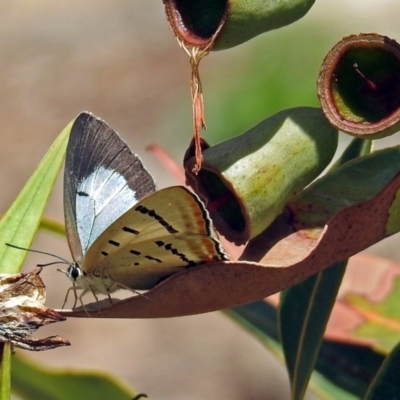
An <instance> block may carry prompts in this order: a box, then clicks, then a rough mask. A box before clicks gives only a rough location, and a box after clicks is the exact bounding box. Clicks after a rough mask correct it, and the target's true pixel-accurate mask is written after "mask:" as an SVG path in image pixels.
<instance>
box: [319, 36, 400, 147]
mask: <svg viewBox="0 0 400 400" xmlns="http://www.w3.org/2000/svg"><path fill="white" fill-rule="evenodd" d="M318 97H319V100H320V102H321V107H322V109H323V111H324V113H325V115H326V117H327V118H328V120H329V121H330V123H331V124H332V125H333V126H335V127H336V128H337V129H339V130H341V131H342V132H346V133H348V134H350V135H353V136H356V137H358V138H363V139H379V138H382V137H385V136H388V135H392V134H393V133H395V132H397V131H399V130H400V45H399V44H398V43H397V42H396V41H395V40H392V39H389V38H388V37H386V36H381V35H378V34H376V33H362V34H359V35H351V36H348V37H345V38H343V39H342V40H341V41H340V42H339V43H337V44H336V45H335V46H334V47H333V49H332V50H331V51H330V52H329V53H328V55H327V56H326V57H325V60H324V62H323V64H322V66H321V70H320V74H319V78H318Z"/></svg>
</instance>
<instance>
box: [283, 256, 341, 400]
mask: <svg viewBox="0 0 400 400" xmlns="http://www.w3.org/2000/svg"><path fill="white" fill-rule="evenodd" d="M346 264H347V262H342V263H337V264H335V265H334V266H332V267H330V268H328V269H327V270H325V271H324V272H321V273H319V274H317V275H314V276H312V277H311V278H308V279H307V280H306V281H304V282H303V283H301V284H299V285H296V286H294V287H292V288H291V289H289V290H287V291H285V292H283V294H282V296H281V301H280V307H279V323H280V332H281V341H282V347H283V351H284V354H285V359H286V365H287V369H288V372H289V377H290V383H291V387H292V398H293V399H296V400H297V399H302V398H303V397H304V394H305V391H306V388H307V385H308V381H309V379H310V376H311V373H312V371H313V369H314V366H315V362H316V360H317V357H318V352H319V349H320V346H321V343H322V338H323V334H324V332H325V328H326V324H327V323H328V320H329V316H330V314H331V311H332V308H333V306H334V304H335V300H336V296H337V293H338V290H339V286H340V283H341V281H342V278H343V275H344V272H345V270H346Z"/></svg>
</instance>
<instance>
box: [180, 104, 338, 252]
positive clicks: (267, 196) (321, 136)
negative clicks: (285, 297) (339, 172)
mask: <svg viewBox="0 0 400 400" xmlns="http://www.w3.org/2000/svg"><path fill="white" fill-rule="evenodd" d="M337 141H338V132H337V130H336V129H335V128H334V127H332V125H331V124H330V123H329V122H328V121H327V119H326V118H325V116H324V114H323V112H322V110H321V109H319V108H312V107H299V108H293V109H289V110H284V111H281V112H279V113H277V114H275V115H273V116H271V117H269V118H267V119H266V120H264V121H262V122H261V123H259V124H258V125H256V126H255V127H253V128H251V129H250V130H248V131H247V132H245V133H244V134H242V135H239V136H237V137H234V138H232V139H229V140H226V141H224V142H222V143H219V144H217V145H216V146H212V147H209V148H204V149H203V164H202V169H201V170H200V172H199V173H198V175H195V174H194V173H193V172H192V169H193V166H194V164H195V159H194V157H191V156H190V150H189V152H188V153H187V154H188V155H187V156H186V157H185V160H184V166H185V172H186V179H187V182H188V184H190V185H191V186H192V187H193V188H194V190H195V192H196V193H198V194H199V195H200V196H201V197H202V198H203V199H204V200H205V202H206V204H207V209H208V210H209V212H210V215H211V218H212V219H213V221H214V223H215V226H216V228H217V229H218V230H219V231H220V233H222V234H223V235H224V236H225V237H226V238H227V239H228V240H230V241H233V242H235V243H236V244H243V243H245V242H247V241H248V240H249V239H251V238H254V237H255V236H257V235H258V234H260V233H261V232H262V231H264V230H265V229H266V228H267V227H268V226H269V225H270V224H271V223H272V222H273V221H274V219H275V218H276V217H277V216H278V215H279V214H280V213H281V212H282V211H283V209H284V207H285V205H286V204H287V203H288V201H289V200H290V199H291V198H292V197H293V196H294V195H295V194H296V193H298V192H299V191H300V190H302V189H303V188H304V187H305V186H306V185H308V184H309V183H310V182H311V181H312V180H314V179H315V178H316V177H317V176H318V175H319V174H320V173H321V172H322V171H323V170H324V169H325V167H326V166H327V165H328V164H329V162H330V161H331V160H332V157H333V155H334V154H335V151H336V147H337Z"/></svg>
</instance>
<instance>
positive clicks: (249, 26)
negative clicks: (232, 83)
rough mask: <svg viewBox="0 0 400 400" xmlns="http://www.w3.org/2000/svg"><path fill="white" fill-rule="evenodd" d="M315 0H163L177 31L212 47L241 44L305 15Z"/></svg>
mask: <svg viewBox="0 0 400 400" xmlns="http://www.w3.org/2000/svg"><path fill="white" fill-rule="evenodd" d="M314 1H315V0H190V1H189V0H163V2H164V5H165V10H166V15H167V19H168V22H169V24H170V27H171V29H172V31H173V32H174V35H175V36H176V37H177V38H178V39H179V40H180V41H182V42H184V43H185V44H186V45H189V46H198V47H200V48H206V47H208V46H211V49H212V50H223V49H228V48H231V47H234V46H237V45H239V44H241V43H243V42H246V41H247V40H250V39H252V38H253V37H255V36H257V35H260V34H261V33H264V32H268V31H270V30H272V29H278V28H281V27H283V26H286V25H289V24H291V23H292V22H295V21H297V20H298V19H300V18H302V17H303V16H304V15H305V14H306V13H307V12H308V10H309V9H310V8H311V7H312V5H313V4H314Z"/></svg>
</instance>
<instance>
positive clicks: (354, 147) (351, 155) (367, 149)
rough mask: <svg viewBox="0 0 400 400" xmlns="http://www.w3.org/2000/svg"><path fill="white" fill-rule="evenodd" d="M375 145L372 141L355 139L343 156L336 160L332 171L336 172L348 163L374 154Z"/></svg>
mask: <svg viewBox="0 0 400 400" xmlns="http://www.w3.org/2000/svg"><path fill="white" fill-rule="evenodd" d="M373 143H374V142H373V141H372V140H367V139H360V138H354V139H353V140H352V141H351V142H350V144H349V145H348V146H347V147H346V149H345V150H344V152H343V153H342V155H341V156H340V157H339V158H338V159H337V160H336V162H335V164H334V165H333V166H332V167H331V169H330V171H334V170H335V169H336V168H338V167H340V166H341V165H343V164H345V163H346V162H347V161H351V160H354V159H355V158H358V157H361V156H365V155H367V154H370V153H371V152H372V146H373Z"/></svg>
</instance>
